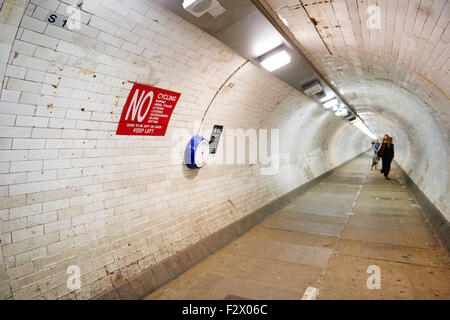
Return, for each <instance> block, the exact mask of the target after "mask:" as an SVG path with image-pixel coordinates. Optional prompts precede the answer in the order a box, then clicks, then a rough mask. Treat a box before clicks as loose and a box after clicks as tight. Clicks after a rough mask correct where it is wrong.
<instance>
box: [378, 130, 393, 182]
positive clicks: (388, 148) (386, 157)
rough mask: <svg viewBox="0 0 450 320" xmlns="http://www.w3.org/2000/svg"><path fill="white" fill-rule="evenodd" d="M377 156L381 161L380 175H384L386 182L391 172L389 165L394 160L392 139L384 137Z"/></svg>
mask: <svg viewBox="0 0 450 320" xmlns="http://www.w3.org/2000/svg"><path fill="white" fill-rule="evenodd" d="M378 156H379V157H381V159H382V163H383V164H382V167H381V173H383V174H384V177H385V178H386V180H390V178H389V173H390V171H391V163H392V160H393V159H394V144H393V143H392V138H391V137H389V136H388V135H385V136H384V139H383V145H382V146H381V148H380V151H379V152H378Z"/></svg>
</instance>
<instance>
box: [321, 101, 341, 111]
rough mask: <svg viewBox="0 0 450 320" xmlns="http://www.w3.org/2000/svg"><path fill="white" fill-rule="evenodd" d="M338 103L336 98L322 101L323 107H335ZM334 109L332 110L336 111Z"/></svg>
mask: <svg viewBox="0 0 450 320" xmlns="http://www.w3.org/2000/svg"><path fill="white" fill-rule="evenodd" d="M338 103H339V102H338V100H337V99H336V98H334V99H331V100H328V101H327V102H324V104H323V107H324V108H325V109H330V108H333V107H336V106H337V105H338ZM336 110H337V109H336ZM336 110H334V111H336Z"/></svg>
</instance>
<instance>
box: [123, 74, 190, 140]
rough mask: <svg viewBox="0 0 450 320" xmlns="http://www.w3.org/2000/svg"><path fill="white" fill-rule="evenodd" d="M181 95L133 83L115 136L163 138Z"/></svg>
mask: <svg viewBox="0 0 450 320" xmlns="http://www.w3.org/2000/svg"><path fill="white" fill-rule="evenodd" d="M180 96H181V94H180V93H178V92H173V91H169V90H164V89H160V88H155V87H151V86H147V85H144V84H139V83H135V84H134V85H133V87H132V88H131V92H130V94H129V95H128V99H127V102H126V103H125V106H124V108H123V111H122V116H121V117H120V122H119V126H118V127H117V132H116V134H117V135H138V136H164V135H165V134H166V130H167V126H168V124H169V120H170V117H171V116H172V113H173V109H175V106H176V104H177V102H178V100H179V99H180Z"/></svg>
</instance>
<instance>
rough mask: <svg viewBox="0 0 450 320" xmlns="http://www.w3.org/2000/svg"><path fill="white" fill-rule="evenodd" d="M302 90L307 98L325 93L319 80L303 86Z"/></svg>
mask: <svg viewBox="0 0 450 320" xmlns="http://www.w3.org/2000/svg"><path fill="white" fill-rule="evenodd" d="M302 90H303V93H304V94H306V95H307V96H312V95H313V94H316V93H320V92H323V87H322V84H321V83H320V81H319V80H317V79H314V80H311V81H308V82H306V83H305V84H303V85H302Z"/></svg>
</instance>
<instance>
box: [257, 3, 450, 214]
mask: <svg viewBox="0 0 450 320" xmlns="http://www.w3.org/2000/svg"><path fill="white" fill-rule="evenodd" d="M253 2H255V3H259V4H261V5H262V6H264V8H266V10H268V12H270V14H271V16H272V18H273V19H274V20H276V21H277V23H278V25H279V26H280V27H281V28H284V29H285V30H286V32H287V33H288V34H289V35H290V36H291V37H294V38H295V40H296V41H297V42H298V43H299V44H300V45H301V49H302V50H303V52H305V54H306V55H307V56H308V58H309V59H310V60H311V61H312V62H313V64H314V65H315V66H316V67H317V68H318V70H320V72H321V74H322V76H324V77H325V78H327V79H328V80H329V81H331V82H332V83H333V84H335V85H336V87H337V88H338V89H339V91H340V93H341V94H343V95H344V96H345V98H346V99H347V101H349V103H350V104H352V105H353V106H355V108H356V110H357V112H358V114H359V115H360V116H361V118H363V119H364V120H365V122H366V123H367V124H368V125H369V127H371V128H372V129H374V130H375V131H376V132H377V134H378V135H379V136H381V135H383V134H384V133H388V134H391V135H393V136H394V139H395V140H396V141H395V142H396V145H397V147H398V148H397V150H398V151H399V152H398V153H397V154H398V159H397V160H398V161H399V163H400V165H401V166H402V167H403V168H404V169H405V170H406V171H408V172H409V174H410V175H411V178H412V179H413V180H414V181H415V182H416V183H417V184H418V185H419V186H420V187H421V188H423V190H424V191H425V194H427V196H429V197H430V198H431V199H432V200H435V201H436V202H437V203H438V207H439V208H440V209H442V211H443V212H444V213H446V212H448V207H449V200H448V196H447V194H448V190H449V184H448V167H449V162H448V154H449V145H448V129H449V119H450V98H449V96H450V92H449V86H448V84H449V83H450V76H449V69H450V46H449V45H448V41H449V39H450V27H449V21H450V2H448V1H446V0H434V1H431V0H430V1H413V0H411V1H408V0H401V1H400V0H385V1H359V0H358V1H357V0H342V1H329V2H328V1H321V2H316V1H311V0H295V1H288V0H258V1H253ZM378 17H379V20H378V19H376V18H378ZM374 18H375V20H373V19H374ZM281 19H284V21H285V22H287V23H286V24H285V23H283V22H282V21H281ZM369 19H372V20H371V21H369ZM447 218H448V213H447Z"/></svg>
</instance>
